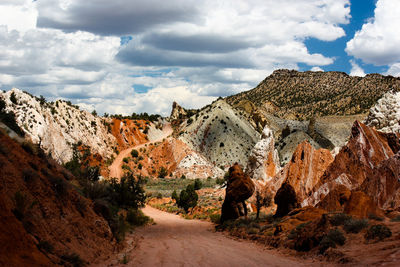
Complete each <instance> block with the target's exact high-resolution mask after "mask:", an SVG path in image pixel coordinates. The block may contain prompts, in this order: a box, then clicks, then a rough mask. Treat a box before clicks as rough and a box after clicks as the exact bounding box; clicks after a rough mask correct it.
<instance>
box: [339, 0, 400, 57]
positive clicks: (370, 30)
mask: <svg viewBox="0 0 400 267" xmlns="http://www.w3.org/2000/svg"><path fill="white" fill-rule="evenodd" d="M399 25H400V5H399V1H398V0H378V1H377V3H376V8H375V15H374V18H372V19H370V20H369V21H368V22H367V23H365V24H364V25H363V26H362V28H361V30H359V31H357V32H356V33H355V35H354V37H353V39H351V40H350V41H349V42H348V43H347V46H346V52H347V53H348V54H349V55H352V56H354V57H356V58H359V59H361V60H362V61H364V62H365V63H371V64H375V65H391V64H394V63H398V62H400V49H399V47H400V29H399Z"/></svg>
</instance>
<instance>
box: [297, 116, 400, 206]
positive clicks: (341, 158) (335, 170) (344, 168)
mask: <svg viewBox="0 0 400 267" xmlns="http://www.w3.org/2000/svg"><path fill="white" fill-rule="evenodd" d="M395 141H396V140H393V136H392V134H384V133H381V132H378V131H376V130H374V129H372V128H370V127H368V126H366V125H364V124H362V123H360V122H358V121H356V122H355V123H354V125H353V127H352V137H351V139H350V140H349V142H348V144H347V145H346V146H344V147H342V149H341V150H340V152H339V154H338V155H337V156H336V157H335V159H334V161H333V162H332V164H331V165H329V167H328V168H327V170H326V171H325V173H324V174H323V175H322V177H321V179H320V181H319V182H318V183H317V184H316V185H315V186H314V188H313V190H312V192H310V193H311V194H310V196H309V197H308V198H307V199H305V200H304V201H303V202H302V206H306V205H313V206H315V205H316V204H317V203H318V202H320V201H321V200H322V199H323V198H324V197H325V196H326V195H328V193H329V192H331V191H332V190H334V189H335V187H337V186H338V185H344V186H345V187H347V188H348V189H350V190H352V189H356V188H358V187H359V186H361V185H362V183H363V182H364V181H365V180H366V178H367V177H370V176H372V175H373V173H374V169H375V168H376V167H378V166H379V164H380V163H381V162H382V161H384V160H387V159H389V158H390V157H392V156H393V155H394V152H397V151H393V149H394V150H395V149H396V147H397V145H396V142H395Z"/></svg>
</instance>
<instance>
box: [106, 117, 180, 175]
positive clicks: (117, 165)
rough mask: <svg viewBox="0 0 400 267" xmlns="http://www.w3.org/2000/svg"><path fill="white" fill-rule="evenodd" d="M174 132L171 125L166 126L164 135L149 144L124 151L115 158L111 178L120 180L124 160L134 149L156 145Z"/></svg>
mask: <svg viewBox="0 0 400 267" xmlns="http://www.w3.org/2000/svg"><path fill="white" fill-rule="evenodd" d="M172 132H173V130H172V128H171V125H170V124H165V125H164V127H163V134H162V135H160V136H159V137H158V138H156V139H154V140H150V141H149V142H147V143H144V144H140V145H137V146H132V147H130V148H127V149H125V150H122V151H121V152H120V153H119V154H118V156H117V157H116V158H115V160H114V161H113V163H112V164H111V165H110V167H108V168H109V170H110V177H112V178H118V179H120V178H121V177H122V175H123V173H124V172H123V170H122V161H123V159H124V158H126V157H128V156H129V155H130V153H131V151H132V149H140V148H142V147H144V146H145V145H148V144H152V143H156V142H160V141H161V140H163V139H164V138H167V137H168V136H170V135H171V134H172Z"/></svg>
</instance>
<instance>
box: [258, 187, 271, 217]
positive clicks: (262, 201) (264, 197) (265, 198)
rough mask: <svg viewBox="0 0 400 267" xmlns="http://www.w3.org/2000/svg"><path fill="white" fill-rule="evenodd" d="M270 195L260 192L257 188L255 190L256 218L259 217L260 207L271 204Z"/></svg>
mask: <svg viewBox="0 0 400 267" xmlns="http://www.w3.org/2000/svg"><path fill="white" fill-rule="evenodd" d="M271 200H272V196H271V195H270V194H261V192H260V191H259V190H257V191H256V209H257V215H256V219H257V220H258V219H259V218H260V210H261V208H262V207H268V206H269V205H271Z"/></svg>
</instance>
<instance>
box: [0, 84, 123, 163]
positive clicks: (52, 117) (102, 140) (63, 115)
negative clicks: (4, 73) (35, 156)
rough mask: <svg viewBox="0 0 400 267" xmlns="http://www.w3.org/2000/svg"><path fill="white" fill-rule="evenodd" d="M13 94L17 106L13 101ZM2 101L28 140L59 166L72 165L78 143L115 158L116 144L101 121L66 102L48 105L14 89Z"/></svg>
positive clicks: (3, 94) (0, 94) (104, 155)
mask: <svg viewBox="0 0 400 267" xmlns="http://www.w3.org/2000/svg"><path fill="white" fill-rule="evenodd" d="M12 94H13V95H15V98H16V103H14V102H12V101H11V95H12ZM0 97H1V98H2V99H3V100H4V101H5V102H6V110H7V111H13V112H14V113H15V115H16V121H17V123H18V125H19V126H20V127H21V129H22V130H24V131H25V133H26V136H27V137H28V138H30V139H31V140H32V142H34V143H35V144H40V146H41V147H42V149H44V151H45V152H46V153H50V154H51V156H52V157H53V158H54V159H56V160H57V161H58V162H60V163H65V162H67V161H69V160H70V159H71V158H72V153H73V149H72V145H73V144H76V143H78V142H79V141H81V142H82V143H83V144H86V145H87V146H89V147H90V148H91V151H92V153H98V154H100V155H101V156H102V157H104V158H107V157H110V156H111V155H112V153H113V150H112V147H113V146H114V145H115V143H116V140H115V138H114V136H113V135H112V134H111V133H109V131H108V128H107V127H106V125H105V121H104V120H103V119H102V118H100V117H97V116H93V115H92V114H91V113H89V112H87V111H83V110H79V109H78V108H77V107H76V106H73V105H71V104H70V103H67V102H65V101H61V100H58V101H56V102H55V103H47V102H45V101H41V100H40V99H38V98H36V97H33V96H31V95H29V94H28V93H25V92H22V91H21V90H18V89H15V88H14V89H12V90H10V91H7V92H6V93H3V92H1V93H0Z"/></svg>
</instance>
